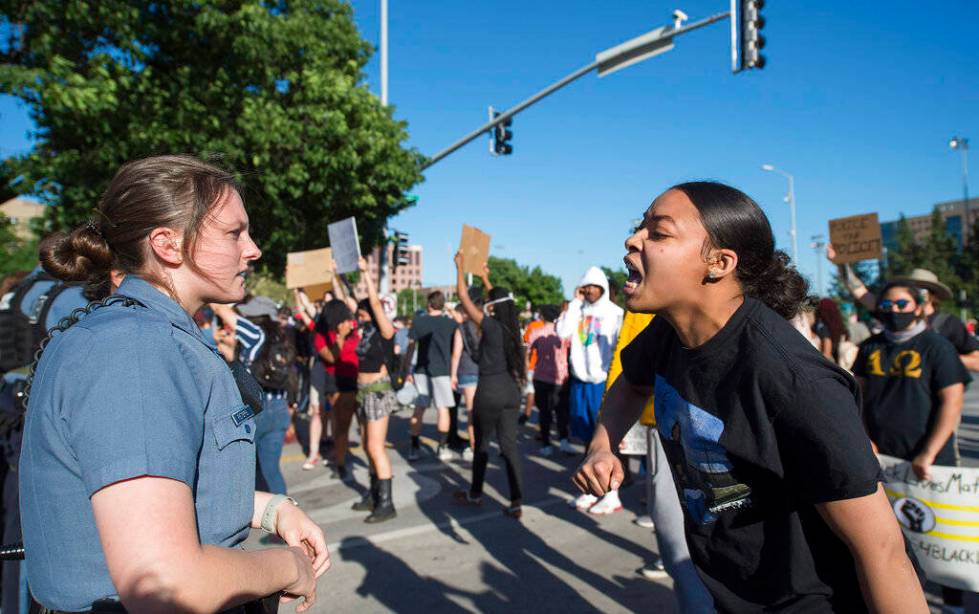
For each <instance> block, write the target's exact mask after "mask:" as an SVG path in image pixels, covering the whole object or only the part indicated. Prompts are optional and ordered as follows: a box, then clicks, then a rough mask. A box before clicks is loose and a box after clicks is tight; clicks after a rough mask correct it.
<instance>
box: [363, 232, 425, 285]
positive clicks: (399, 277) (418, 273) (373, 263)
mask: <svg viewBox="0 0 979 614" xmlns="http://www.w3.org/2000/svg"><path fill="white" fill-rule="evenodd" d="M393 252H394V246H392V245H388V246H387V265H388V266H387V272H388V283H389V285H388V288H389V290H390V291H391V292H392V293H393V294H397V293H398V292H400V291H402V290H407V289H409V288H415V289H418V288H421V285H422V246H421V245H409V246H408V263H407V264H403V265H401V266H398V267H397V268H395V267H394V261H393V259H392V258H393ZM380 254H381V250H380V248H379V247H375V248H374V251H372V252H371V253H370V254H368V255H367V266H368V268H369V269H370V274H371V276H372V277H373V278H374V283H375V284H376V283H378V281H377V277H378V261H379V257H380ZM356 291H357V295H358V296H366V295H367V288H366V287H365V286H364V284H363V282H360V283H358V284H357V287H356Z"/></svg>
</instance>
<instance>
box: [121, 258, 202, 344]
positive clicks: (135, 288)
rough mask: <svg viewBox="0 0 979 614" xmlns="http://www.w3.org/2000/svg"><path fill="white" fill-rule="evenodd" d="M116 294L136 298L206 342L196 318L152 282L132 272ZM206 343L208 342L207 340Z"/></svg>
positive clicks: (181, 328) (178, 326)
mask: <svg viewBox="0 0 979 614" xmlns="http://www.w3.org/2000/svg"><path fill="white" fill-rule="evenodd" d="M115 294H121V295H123V296H128V297H130V298H134V299H136V300H138V301H139V302H141V303H143V304H144V305H146V306H147V307H149V308H150V309H152V310H154V311H157V312H159V313H162V314H163V315H165V316H166V317H167V319H168V320H170V323H171V324H173V325H174V326H176V327H177V328H179V329H180V330H182V331H185V332H187V333H190V334H191V335H193V336H194V337H197V338H199V339H200V340H201V341H202V342H204V335H202V334H201V329H200V327H198V326H197V323H196V322H194V319H193V318H192V317H190V315H189V314H188V313H187V312H186V311H184V308H183V307H181V306H180V304H179V303H177V301H175V300H173V299H172V298H170V297H169V296H167V295H166V294H163V292H161V291H160V290H159V289H157V288H156V287H155V286H153V285H152V284H151V283H149V282H148V281H146V280H145V279H143V278H142V277H139V276H138V275H133V274H132V273H130V274H128V275H126V278H125V279H124V280H122V284H120V286H119V290H117V291H116V292H115ZM205 343H206V342H205Z"/></svg>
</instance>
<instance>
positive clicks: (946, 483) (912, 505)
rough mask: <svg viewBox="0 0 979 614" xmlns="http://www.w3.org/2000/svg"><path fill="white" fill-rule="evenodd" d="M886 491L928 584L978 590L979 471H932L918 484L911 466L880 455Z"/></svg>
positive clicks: (963, 469) (948, 468)
mask: <svg viewBox="0 0 979 614" xmlns="http://www.w3.org/2000/svg"><path fill="white" fill-rule="evenodd" d="M879 458H880V464H881V467H882V468H883V470H884V490H885V491H886V492H887V498H888V500H890V502H891V507H892V508H893V509H894V513H895V514H896V515H897V519H898V521H899V522H900V523H901V528H902V529H904V535H905V536H906V537H907V538H908V541H909V542H910V543H911V547H912V548H913V549H914V553H915V554H916V555H917V556H918V562H919V563H921V567H922V569H924V571H925V574H927V576H928V579H929V580H931V581H933V582H937V583H938V584H941V585H942V586H951V587H953V588H961V589H964V590H967V591H977V590H979V469H972V468H963V467H938V466H932V468H931V479H930V480H918V477H917V476H916V475H915V474H914V471H912V470H911V463H910V462H908V461H904V460H901V459H898V458H894V457H891V456H885V455H880V457H879Z"/></svg>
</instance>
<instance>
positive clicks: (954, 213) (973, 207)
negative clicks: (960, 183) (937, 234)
mask: <svg viewBox="0 0 979 614" xmlns="http://www.w3.org/2000/svg"><path fill="white" fill-rule="evenodd" d="M935 207H937V208H938V211H939V212H940V213H941V214H942V218H944V220H945V230H946V232H948V234H949V235H950V236H951V237H952V239H953V240H954V241H955V248H956V249H957V250H958V251H962V247H963V246H965V245H968V244H969V241H970V239H971V238H972V237H971V234H972V228H971V226H972V223H973V222H975V221H976V220H977V219H979V198H970V199H969V222H968V223H967V222H966V221H965V220H964V219H963V218H964V217H965V216H964V214H965V209H964V207H963V206H962V199H959V200H951V201H948V202H943V203H937V204H936V205H935ZM905 219H906V220H907V221H908V225H910V226H911V232H913V233H914V240H915V242H924V241H925V239H926V238H927V237H928V233H930V232H931V212H929V213H927V214H925V215H916V216H913V217H907V218H905ZM897 224H898V220H893V221H889V222H881V224H880V235H881V241H882V242H883V244H884V247H885V248H886V249H887V250H896V249H897Z"/></svg>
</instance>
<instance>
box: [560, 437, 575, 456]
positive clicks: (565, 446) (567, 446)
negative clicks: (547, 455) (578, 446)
mask: <svg viewBox="0 0 979 614" xmlns="http://www.w3.org/2000/svg"><path fill="white" fill-rule="evenodd" d="M558 447H559V448H560V449H561V452H564V453H565V454H569V455H574V454H576V452H575V451H574V448H572V447H571V442H569V441H568V440H567V439H562V440H561V443H560V445H559V446H558Z"/></svg>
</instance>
